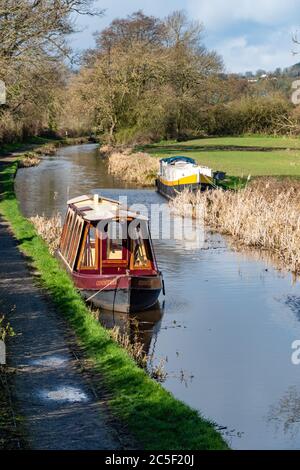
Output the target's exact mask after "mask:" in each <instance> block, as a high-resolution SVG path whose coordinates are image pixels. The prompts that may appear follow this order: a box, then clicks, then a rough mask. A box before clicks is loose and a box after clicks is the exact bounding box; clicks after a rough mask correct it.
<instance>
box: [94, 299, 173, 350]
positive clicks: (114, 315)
mask: <svg viewBox="0 0 300 470" xmlns="http://www.w3.org/2000/svg"><path fill="white" fill-rule="evenodd" d="M163 313H164V307H163V306H160V304H159V302H157V303H156V305H154V306H153V307H151V308H150V309H148V310H145V311H144V312H137V313H135V314H127V313H122V312H111V311H108V310H101V311H100V312H99V321H100V322H101V324H102V325H103V326H105V327H106V328H108V329H112V328H114V327H115V326H117V327H119V328H120V331H121V333H122V334H127V335H128V337H129V338H130V340H131V342H132V343H136V342H138V343H141V344H143V351H144V353H145V354H149V350H150V346H151V341H152V338H153V335H156V334H157V333H158V331H159V329H160V324H161V319H162V317H163Z"/></svg>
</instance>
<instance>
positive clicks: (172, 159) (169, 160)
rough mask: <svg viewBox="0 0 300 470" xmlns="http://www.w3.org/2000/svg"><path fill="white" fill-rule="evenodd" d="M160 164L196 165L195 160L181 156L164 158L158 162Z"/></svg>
mask: <svg viewBox="0 0 300 470" xmlns="http://www.w3.org/2000/svg"><path fill="white" fill-rule="evenodd" d="M160 161H161V162H166V163H174V162H186V163H193V164H196V162H195V160H194V159H193V158H190V157H185V156H182V155H175V156H174V157H166V158H162V159H161V160H160Z"/></svg>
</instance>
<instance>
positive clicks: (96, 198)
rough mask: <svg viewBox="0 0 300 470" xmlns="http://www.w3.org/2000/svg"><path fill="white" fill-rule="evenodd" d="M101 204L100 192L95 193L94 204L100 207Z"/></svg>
mask: <svg viewBox="0 0 300 470" xmlns="http://www.w3.org/2000/svg"><path fill="white" fill-rule="evenodd" d="M98 204H99V194H94V206H95V208H96V207H98Z"/></svg>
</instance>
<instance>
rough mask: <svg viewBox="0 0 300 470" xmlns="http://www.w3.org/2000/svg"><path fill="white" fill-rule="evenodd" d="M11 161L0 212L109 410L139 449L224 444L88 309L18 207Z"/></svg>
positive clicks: (0, 180)
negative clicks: (81, 351)
mask: <svg viewBox="0 0 300 470" xmlns="http://www.w3.org/2000/svg"><path fill="white" fill-rule="evenodd" d="M17 165H18V164H17V162H15V163H12V164H8V165H5V166H3V167H2V169H1V171H0V185H1V188H2V191H3V195H2V200H1V202H0V213H1V214H2V215H3V216H4V218H5V219H7V220H8V221H9V222H10V224H11V227H12V230H13V232H14V234H15V236H16V238H17V240H18V241H19V248H20V249H21V250H22V251H23V252H24V253H25V254H26V255H27V256H28V257H29V258H30V260H31V261H32V263H33V264H34V266H35V268H36V269H37V270H38V272H39V273H40V281H41V283H42V285H43V286H44V287H45V288H46V289H47V290H48V292H49V293H50V295H51V297H52V299H53V302H54V303H55V305H56V307H57V308H58V309H59V310H60V311H61V312H62V314H63V315H64V316H65V317H66V319H67V320H68V321H69V323H70V325H71V327H72V328H73V329H74V331H75V332H76V334H77V337H78V339H79V341H80V342H81V343H82V344H83V345H84V348H85V351H86V354H87V355H88V356H89V358H90V359H91V360H92V363H93V366H94V369H95V371H96V372H97V371H98V372H99V373H100V374H101V377H102V378H103V380H104V383H105V385H106V387H107V389H108V390H109V392H110V401H109V405H110V408H111V410H112V412H113V413H114V414H115V415H116V416H117V417H118V418H119V419H121V420H123V421H124V422H125V423H126V424H127V426H128V428H129V430H130V431H131V432H132V433H133V435H134V436H135V437H136V439H137V440H138V441H139V442H140V443H141V445H142V447H143V448H145V449H151V450H154V449H162V450H173V449H184V450H187V449H227V445H226V443H225V442H224V440H223V439H222V437H221V435H220V434H219V433H218V432H217V431H216V430H215V428H214V426H213V425H212V423H210V422H208V421H207V420H205V419H203V418H202V417H201V416H200V415H199V414H198V413H197V412H196V411H194V410H192V409H191V408H189V407H188V406H187V405H185V404H184V403H182V402H180V401H178V400H176V399H175V398H174V397H173V395H172V394H170V393H169V392H168V391H166V390H165V389H164V388H163V387H162V386H161V385H160V384H158V383H157V382H155V381H154V380H152V379H151V378H150V377H149V376H148V375H147V374H146V373H145V372H144V370H142V369H140V368H139V367H137V366H136V364H135V363H134V362H133V360H132V359H130V358H129V356H128V355H127V353H126V352H125V351H124V350H123V349H122V348H120V347H119V346H118V345H117V344H116V343H115V342H114V341H113V340H112V339H111V337H110V335H109V333H108V331H107V330H105V328H103V327H102V326H101V325H100V324H99V323H98V322H97V321H96V320H95V319H94V318H93V316H92V315H91V314H90V311H89V310H88V308H87V306H86V304H85V303H84V302H83V300H82V299H81V297H80V295H79V294H78V293H77V291H76V290H75V289H74V287H73V284H72V281H71V280H70V278H69V277H68V275H67V274H66V272H65V271H64V270H62V269H61V268H60V266H59V264H58V262H57V261H56V259H55V258H54V257H52V256H51V255H50V253H49V251H48V248H47V246H46V244H45V242H44V241H43V240H42V239H41V238H40V237H39V236H38V235H37V233H36V231H35V228H34V226H33V225H32V224H31V223H30V222H29V221H28V220H27V219H25V218H24V217H23V216H22V214H21V213H20V209H19V204H18V201H17V200H16V197H15V194H14V187H13V178H14V175H15V172H16V170H17ZM2 191H1V192H2Z"/></svg>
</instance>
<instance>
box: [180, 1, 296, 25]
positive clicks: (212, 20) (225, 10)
mask: <svg viewBox="0 0 300 470" xmlns="http://www.w3.org/2000/svg"><path fill="white" fill-rule="evenodd" d="M187 7H188V10H189V11H190V12H191V13H192V14H193V16H194V17H195V18H197V19H199V20H201V21H203V22H204V24H205V25H206V26H207V28H208V29H210V30H214V29H218V28H220V27H222V26H228V25H230V24H232V23H236V22H238V21H253V22H256V23H260V24H269V25H275V24H278V23H281V22H282V20H284V21H286V20H287V19H288V18H290V19H291V18H295V16H297V15H299V0H285V1H283V0H200V1H199V0H188V1H187Z"/></svg>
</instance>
